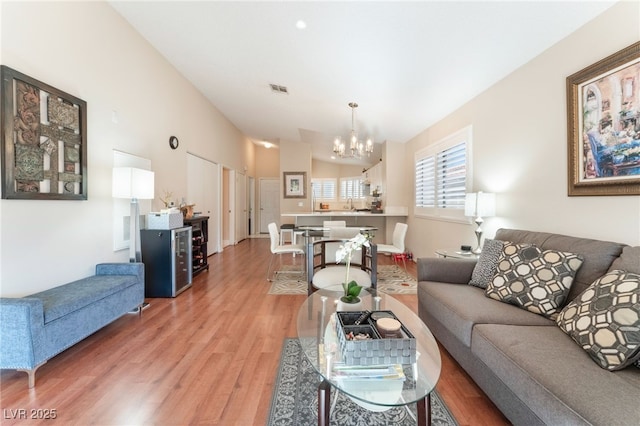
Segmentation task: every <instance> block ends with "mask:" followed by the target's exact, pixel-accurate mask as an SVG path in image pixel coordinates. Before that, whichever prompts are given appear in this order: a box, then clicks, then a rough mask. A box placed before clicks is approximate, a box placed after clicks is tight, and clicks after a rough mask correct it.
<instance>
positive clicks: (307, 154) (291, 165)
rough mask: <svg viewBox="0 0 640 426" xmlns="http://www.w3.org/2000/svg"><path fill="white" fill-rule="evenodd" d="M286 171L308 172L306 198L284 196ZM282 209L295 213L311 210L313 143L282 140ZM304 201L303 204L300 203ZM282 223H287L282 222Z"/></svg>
mask: <svg viewBox="0 0 640 426" xmlns="http://www.w3.org/2000/svg"><path fill="white" fill-rule="evenodd" d="M284 172H305V173H306V174H307V179H306V186H307V187H306V189H305V196H306V197H305V198H284V182H283V177H282V176H283V175H282V173H284ZM279 177H280V187H281V188H283V191H282V193H281V194H280V211H281V212H283V213H284V212H288V213H295V212H309V211H311V145H309V144H307V143H299V142H286V141H280V176H279ZM300 203H302V205H299V204H300ZM281 223H286V221H285V222H281Z"/></svg>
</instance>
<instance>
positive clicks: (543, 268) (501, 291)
mask: <svg viewBox="0 0 640 426" xmlns="http://www.w3.org/2000/svg"><path fill="white" fill-rule="evenodd" d="M580 266H582V257H581V256H579V255H577V254H573V253H566V252H561V251H556V250H544V251H543V250H540V249H539V248H538V247H536V246H534V245H531V244H516V243H505V244H504V246H503V248H502V255H501V256H500V259H499V261H498V267H497V270H496V273H495V275H494V276H493V278H492V279H491V281H490V282H489V285H488V286H487V289H486V290H485V294H486V295H487V296H489V297H490V298H492V299H495V300H499V301H501V302H506V303H510V304H512V305H516V306H519V307H521V308H524V309H526V310H528V311H531V312H534V313H536V314H540V315H543V316H545V317H548V318H551V319H555V318H556V317H557V315H558V312H559V311H560V309H562V305H563V304H564V301H565V299H566V298H567V294H568V293H569V289H570V288H571V284H573V277H574V276H575V274H576V272H577V271H578V269H579V268H580Z"/></svg>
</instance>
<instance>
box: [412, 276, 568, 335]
mask: <svg viewBox="0 0 640 426" xmlns="http://www.w3.org/2000/svg"><path fill="white" fill-rule="evenodd" d="M418 297H419V298H420V302H421V304H423V306H424V307H425V308H426V309H427V310H428V311H429V313H430V314H431V315H432V316H433V317H435V318H437V319H438V320H439V321H440V322H441V323H442V324H443V325H444V326H445V327H446V328H447V329H448V330H449V331H450V332H451V333H452V334H454V335H455V336H456V337H457V338H458V339H460V341H461V342H463V343H464V344H465V345H466V346H467V347H468V346H471V332H472V330H473V326H474V325H475V324H517V325H529V324H532V325H546V326H553V327H554V328H556V327H555V323H554V322H553V321H551V320H549V319H546V318H544V317H542V316H540V315H536V314H533V313H531V312H528V311H525V310H523V309H520V308H518V307H516V306H513V305H508V304H506V303H501V302H497V301H495V300H493V299H489V298H487V297H485V295H484V291H483V290H482V289H481V288H477V287H473V286H470V285H465V284H450V283H439V282H432V281H427V282H424V281H422V282H419V283H418Z"/></svg>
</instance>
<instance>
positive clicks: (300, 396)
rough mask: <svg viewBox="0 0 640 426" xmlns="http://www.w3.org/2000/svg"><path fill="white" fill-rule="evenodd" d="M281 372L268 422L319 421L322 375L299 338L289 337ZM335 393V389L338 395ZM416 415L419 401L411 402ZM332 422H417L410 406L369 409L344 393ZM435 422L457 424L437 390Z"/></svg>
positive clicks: (360, 425) (297, 424) (300, 424)
mask: <svg viewBox="0 0 640 426" xmlns="http://www.w3.org/2000/svg"><path fill="white" fill-rule="evenodd" d="M280 357H281V358H280V366H279V367H278V376H277V377H276V383H275V385H274V389H273V395H272V397H271V409H270V411H269V418H268V420H267V425H268V426H304V425H309V426H310V425H316V424H318V384H319V383H320V376H319V375H318V373H316V371H315V370H314V369H313V367H312V366H311V364H309V361H308V360H307V357H306V356H305V355H304V353H303V352H302V349H301V348H300V344H299V343H298V339H285V341H284V344H283V345H282V353H281V355H280ZM334 396H335V393H332V398H334ZM408 408H409V410H411V412H412V413H413V415H414V416H415V415H416V405H415V404H410V405H408ZM330 422H331V424H332V425H341V426H342V425H348V426H352V425H353V426H373V425H380V426H382V425H394V426H395V425H412V426H413V425H415V424H416V421H415V420H414V418H413V417H412V416H411V415H409V412H408V411H407V408H406V407H393V408H390V409H389V410H387V411H383V412H372V411H368V410H366V409H364V408H362V407H360V406H359V405H357V404H356V403H354V402H353V401H352V400H351V399H350V398H349V397H347V396H345V395H344V394H343V393H338V401H337V402H336V404H335V408H334V409H333V411H331V417H330ZM431 424H432V425H437V426H457V425H458V423H457V422H456V421H455V419H454V418H453V416H452V415H451V412H450V411H449V409H448V408H447V407H446V405H445V404H444V402H442V400H441V399H440V396H438V394H437V392H435V391H434V392H432V393H431Z"/></svg>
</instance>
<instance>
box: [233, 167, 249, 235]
mask: <svg viewBox="0 0 640 426" xmlns="http://www.w3.org/2000/svg"><path fill="white" fill-rule="evenodd" d="M245 238H247V177H246V176H245V175H244V174H242V173H240V172H236V235H235V242H236V244H238V243H239V242H240V241H242V240H244V239H245Z"/></svg>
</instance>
